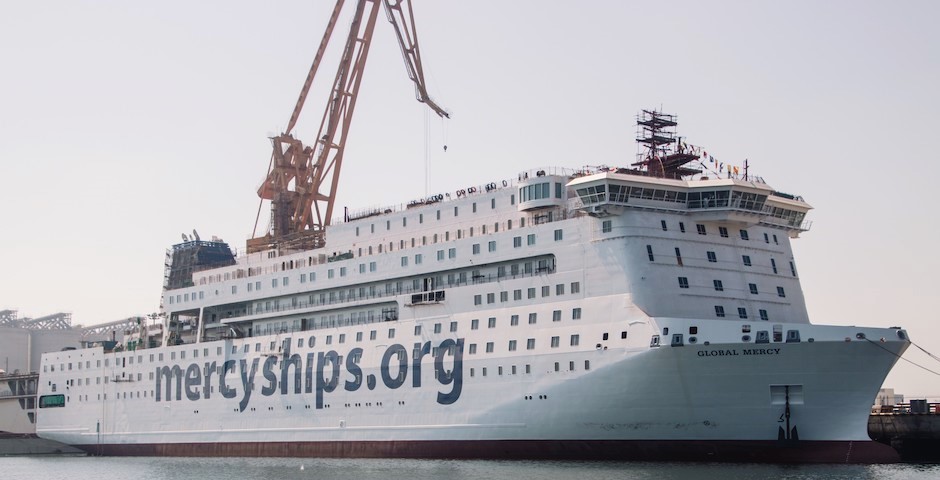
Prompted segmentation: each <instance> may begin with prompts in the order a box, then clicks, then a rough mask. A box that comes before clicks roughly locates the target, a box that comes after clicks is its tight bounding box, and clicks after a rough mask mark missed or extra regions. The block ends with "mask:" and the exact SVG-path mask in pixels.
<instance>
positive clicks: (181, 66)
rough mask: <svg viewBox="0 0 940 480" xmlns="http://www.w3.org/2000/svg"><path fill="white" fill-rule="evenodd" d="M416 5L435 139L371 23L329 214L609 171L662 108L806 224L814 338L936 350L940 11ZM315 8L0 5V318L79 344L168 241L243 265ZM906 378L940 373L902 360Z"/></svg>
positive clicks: (311, 106) (924, 390) (383, 36)
mask: <svg viewBox="0 0 940 480" xmlns="http://www.w3.org/2000/svg"><path fill="white" fill-rule="evenodd" d="M347 3H350V4H351V3H352V2H347ZM417 3H418V4H417V5H415V23H416V25H417V30H418V38H419V42H420V47H421V52H422V59H423V63H424V67H425V75H426V77H427V82H428V88H429V90H430V92H431V96H432V97H433V98H434V99H435V100H436V101H437V103H439V104H441V105H443V106H445V107H446V108H447V109H448V110H449V111H450V112H451V113H452V119H451V120H448V121H447V122H446V123H445V122H443V121H442V120H440V119H439V118H437V117H436V116H433V115H430V116H428V115H427V114H426V112H425V111H426V109H425V108H424V107H423V106H422V105H420V104H419V103H418V102H416V101H415V99H414V89H413V87H412V85H411V83H410V81H409V80H408V79H407V76H406V74H405V70H404V67H403V63H402V60H401V56H400V53H399V51H398V47H397V43H396V41H395V39H394V33H393V31H392V29H391V26H390V25H389V24H388V23H387V22H386V21H385V20H384V14H380V19H379V22H378V25H377V26H376V28H375V33H374V37H373V44H372V48H371V51H370V53H369V61H368V64H367V66H366V69H365V74H364V76H363V82H362V87H361V90H360V95H359V100H358V103H357V106H356V112H355V118H354V120H353V124H352V128H351V130H350V133H349V140H348V144H347V149H346V154H345V162H344V165H343V169H342V178H341V180H340V187H339V192H338V198H337V208H336V211H337V212H341V211H342V210H341V209H342V207H343V206H348V207H350V209H352V210H356V209H361V208H366V207H372V206H382V205H390V204H401V203H407V202H408V201H409V200H412V199H415V198H419V197H422V196H424V194H425V193H426V192H427V193H443V192H453V191H455V190H457V189H459V188H465V187H467V186H469V185H479V184H482V183H488V182H490V181H499V180H501V179H505V178H514V177H515V176H516V174H518V173H519V172H521V171H523V170H528V169H532V168H537V167H543V166H560V167H568V168H577V167H580V166H584V165H626V164H628V163H630V162H632V161H633V160H634V155H635V154H636V151H637V149H636V146H635V142H634V138H635V117H636V114H637V112H638V111H640V110H641V109H644V108H658V109H662V110H664V111H666V112H669V113H675V114H677V115H678V116H679V122H680V125H679V132H680V134H681V135H682V136H683V137H685V138H686V139H687V140H688V142H689V143H691V144H695V145H700V146H703V147H704V148H705V149H706V151H708V152H709V153H710V154H712V155H713V156H714V157H716V158H718V159H720V160H722V161H724V162H727V163H733V164H743V161H744V159H748V161H749V164H750V166H751V172H752V173H754V174H757V175H760V176H761V177H763V178H764V179H765V180H766V181H767V182H768V183H769V184H770V185H772V186H774V187H775V188H776V189H778V190H781V191H784V192H790V193H794V194H799V195H802V196H803V197H804V198H805V199H806V201H808V202H809V203H810V204H811V205H813V206H814V207H815V209H814V210H813V211H812V212H811V213H810V215H809V217H808V219H809V220H811V221H812V222H813V224H812V229H811V230H810V231H809V232H806V233H804V234H803V235H801V238H799V239H797V240H795V241H794V242H793V245H794V250H795V258H796V263H797V268H798V269H799V271H800V276H801V280H802V285H803V289H804V293H805V296H806V300H807V306H808V309H809V314H810V318H811V320H812V321H813V322H814V323H818V324H837V325H865V326H903V327H905V328H907V329H908V331H909V333H910V336H911V338H912V340H913V341H914V342H915V343H916V344H917V345H919V346H920V347H923V348H924V349H926V350H927V351H930V352H932V353H935V354H940V328H938V327H937V325H936V323H937V319H938V313H937V307H936V305H935V304H934V303H933V302H934V299H935V298H937V293H936V282H935V277H936V276H937V272H938V271H940V260H938V255H937V238H938V236H940V215H937V214H936V213H934V214H931V213H930V210H929V209H930V208H931V207H930V206H931V205H932V204H933V203H934V202H933V201H932V200H931V199H932V196H933V195H932V192H933V190H934V189H935V188H937V187H936V182H937V179H938V178H940V164H938V161H937V160H938V158H937V157H938V153H937V152H940V142H937V141H936V140H935V139H936V137H937V132H938V131H940V116H938V113H940V94H938V89H937V88H936V86H937V85H940V33H938V32H940V31H938V29H937V28H936V25H935V23H936V18H940V3H938V2H931V1H904V0H902V1H896V2H874V1H836V0H833V1H825V2H818V1H803V0H795V1H788V2H776V1H759V0H755V1H714V2H698V1H681V0H680V1H665V2H649V1H644V2H640V1H627V0H617V1H613V0H611V1H601V0H598V1H590V2H571V1H566V2H563V1H555V0H542V1H528V0H518V1H512V2H507V1H494V0H478V1H474V2H457V1H434V2H429V1H424V2H420V1H419V2H417ZM347 9H348V10H351V9H352V8H351V6H347ZM331 10H332V2H328V1H307V2H303V1H293V0H285V1H278V2H254V1H241V0H239V1H221V0H209V1H201V2H187V1H178V0H168V1H164V2H126V1H117V0H99V1H88V0H71V1H53V0H49V1H35V2H2V3H0V221H2V225H3V235H2V236H0V242H2V243H0V268H2V271H3V275H0V309H16V310H19V314H20V316H21V317H27V316H28V317H39V316H42V315H47V314H51V313H55V312H60V311H64V312H71V313H72V315H73V323H75V324H84V325H92V324H96V323H102V322H108V321H113V320H118V319H121V318H126V317H128V316H133V315H140V314H146V313H150V312H153V311H156V310H157V308H158V304H159V297H160V291H161V287H162V281H163V261H164V255H165V251H166V248H167V247H169V246H170V245H172V244H174V243H177V242H178V241H179V240H180V234H181V233H183V232H186V233H190V232H192V230H193V229H196V230H198V232H199V233H200V235H201V236H202V238H204V239H207V238H210V237H211V236H213V235H216V236H219V237H221V238H223V239H224V240H226V241H228V242H230V243H231V244H232V245H233V246H235V247H238V248H239V249H243V248H244V241H245V239H246V238H248V237H249V236H251V234H252V228H253V226H254V222H255V217H256V214H257V212H258V206H259V203H258V198H257V196H256V193H255V192H256V189H257V188H258V186H259V185H260V183H261V181H262V179H263V178H264V176H265V173H266V169H267V165H268V160H269V158H270V149H271V146H270V143H269V140H268V137H269V136H272V135H274V134H277V133H279V132H281V131H283V129H284V128H285V126H286V124H287V121H288V119H289V117H290V113H291V111H292V110H293V107H294V103H295V102H296V99H297V95H298V93H299V91H300V87H301V85H302V83H303V80H304V78H305V76H306V74H307V70H308V69H309V67H310V63H311V62H312V59H313V56H314V53H315V52H316V48H317V45H318V44H319V41H320V38H321V36H322V32H323V29H324V27H325V25H326V19H327V18H328V16H329V13H330V11H331ZM348 16H349V15H348V14H346V15H345V16H343V17H342V18H341V19H340V22H339V24H338V26H337V29H336V32H337V33H336V34H335V35H334V41H333V43H332V44H331V46H332V47H337V46H339V45H341V44H342V39H343V38H344V36H345V32H346V30H347V28H348V24H349V20H348ZM337 59H338V49H337V48H332V49H331V50H330V52H329V53H328V55H327V56H326V59H325V63H324V67H322V69H321V73H320V75H319V76H318V78H319V80H320V81H319V82H318V83H317V84H316V85H315V88H314V90H313V91H312V93H311V94H310V96H309V98H308V100H307V104H306V107H305V109H304V114H303V115H302V116H301V121H300V122H299V124H298V126H297V128H295V133H296V134H297V136H298V137H300V138H301V139H307V140H308V143H309V140H311V139H312V138H313V137H314V136H315V135H316V130H317V127H318V126H319V119H320V116H321V115H322V112H323V107H324V105H325V99H326V98H327V90H326V88H327V87H328V86H329V85H328V84H329V82H330V81H331V80H332V76H333V74H334V71H335V70H334V69H335V67H334V66H335V65H336V61H337ZM317 85H319V87H317ZM444 145H447V147H448V148H447V150H446V152H445V151H444V148H443V146H444ZM426 159H427V162H426ZM426 167H427V168H426ZM426 177H427V178H428V181H427V184H428V185H429V189H428V188H426ZM263 222H264V219H262V223H263ZM904 358H905V359H907V360H910V361H911V362H915V363H917V364H919V365H922V366H924V367H926V368H929V369H931V370H934V371H937V372H940V363H938V362H937V361H935V360H933V359H931V358H930V357H929V356H927V355H926V354H924V353H922V352H920V351H919V350H918V349H917V348H916V347H913V346H912V347H911V348H910V349H909V351H908V352H907V353H906V354H905V356H904ZM885 386H886V387H892V388H895V389H896V390H897V391H898V392H899V393H903V394H905V395H907V396H908V398H911V397H915V398H916V397H924V396H932V397H940V375H937V374H933V373H930V372H927V371H925V370H923V369H920V368H918V367H917V366H914V365H912V364H910V363H907V362H905V361H902V362H900V363H899V364H898V366H897V367H896V368H895V369H894V371H893V372H892V373H891V375H889V377H888V379H887V381H886V382H885Z"/></svg>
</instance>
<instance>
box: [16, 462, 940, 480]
mask: <svg viewBox="0 0 940 480" xmlns="http://www.w3.org/2000/svg"><path fill="white" fill-rule="evenodd" d="M0 472H2V474H0V475H2V477H0V478H3V479H9V480H31V479H42V480H51V479H65V480H84V479H94V480H105V479H107V480H113V479H119V480H131V479H133V480H223V479H224V480H232V479H264V480H287V479H291V480H293V479H315V480H334V479H335V480H344V479H349V480H372V479H375V480H379V479H381V480H386V479H391V480H399V479H400V480H423V479H434V480H439V479H447V480H461V479H468V480H470V479H472V480H481V479H494V480H495V479H505V478H509V479H512V480H556V479H558V480H569V479H574V478H577V479H578V480H607V479H617V480H672V479H674V480H704V479H720V480H751V479H760V480H769V479H774V480H776V479H786V480H810V479H814V480H815V479H822V480H843V479H844V480H867V479H871V480H914V479H916V480H924V479H940V464H897V465H796V466H791V465H755V464H709V463H642V462H568V461H565V462H551V461H548V462H546V461H487V460H469V461H468V460H411V459H407V460H396V459H312V458H156V457H6V458H2V457H0Z"/></svg>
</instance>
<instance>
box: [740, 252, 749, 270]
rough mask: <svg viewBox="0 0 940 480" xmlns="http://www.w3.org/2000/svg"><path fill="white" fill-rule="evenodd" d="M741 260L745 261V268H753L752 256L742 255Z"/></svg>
mask: <svg viewBox="0 0 940 480" xmlns="http://www.w3.org/2000/svg"><path fill="white" fill-rule="evenodd" d="M741 260H743V261H744V266H745V267H750V266H751V256H750V255H741Z"/></svg>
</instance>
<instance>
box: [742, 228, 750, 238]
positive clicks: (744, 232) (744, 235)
mask: <svg viewBox="0 0 940 480" xmlns="http://www.w3.org/2000/svg"><path fill="white" fill-rule="evenodd" d="M741 240H749V238H748V236H747V230H741Z"/></svg>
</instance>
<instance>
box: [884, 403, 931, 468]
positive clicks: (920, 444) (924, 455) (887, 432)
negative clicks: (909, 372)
mask: <svg viewBox="0 0 940 480" xmlns="http://www.w3.org/2000/svg"><path fill="white" fill-rule="evenodd" d="M868 435H869V436H870V437H871V438H872V440H875V441H876V442H880V443H884V444H886V445H890V446H891V447H892V448H894V449H895V450H897V451H898V453H900V455H901V458H902V459H903V460H904V461H914V462H918V461H940V403H927V401H926V400H911V401H910V403H900V404H897V405H881V406H876V407H875V409H873V410H872V414H871V416H869V417H868Z"/></svg>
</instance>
